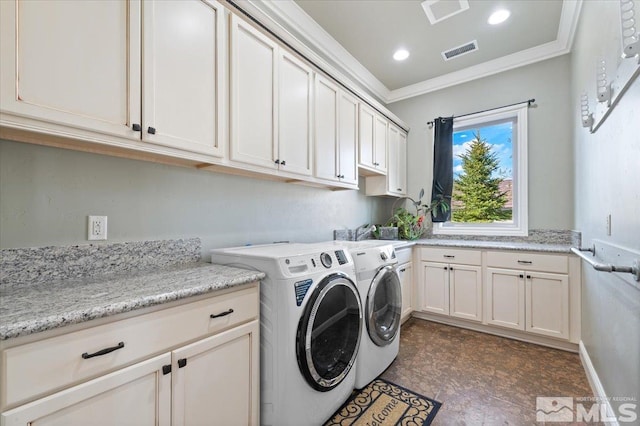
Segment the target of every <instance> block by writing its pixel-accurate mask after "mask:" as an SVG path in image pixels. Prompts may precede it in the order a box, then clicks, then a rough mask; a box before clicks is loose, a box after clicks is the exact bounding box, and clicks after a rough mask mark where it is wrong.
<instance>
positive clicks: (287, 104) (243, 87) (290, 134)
mask: <svg viewBox="0 0 640 426" xmlns="http://www.w3.org/2000/svg"><path fill="white" fill-rule="evenodd" d="M311 88H312V72H311V68H309V67H308V66H307V65H306V64H304V63H303V62H302V61H300V60H299V59H297V58H295V57H294V56H293V55H290V54H289V53H287V52H284V51H282V50H281V49H280V48H279V47H278V45H277V44H276V43H275V42H274V41H273V40H271V39H270V38H268V37H267V36H265V35H264V34H262V33H261V32H259V31H258V30H256V29H255V28H253V27H252V26H251V25H249V24H247V23H246V22H244V21H242V20H241V19H239V18H237V17H236V16H234V15H232V16H231V160H234V161H238V162H241V163H245V164H250V165H254V166H259V167H261V168H267V169H272V170H276V169H277V170H280V171H281V172H288V173H295V174H301V175H311V173H312V167H311V166H312V162H311V161H312V159H311V146H312V145H311V102H312V96H311Z"/></svg>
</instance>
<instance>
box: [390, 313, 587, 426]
mask: <svg viewBox="0 0 640 426" xmlns="http://www.w3.org/2000/svg"><path fill="white" fill-rule="evenodd" d="M382 378H384V379H387V380H389V381H391V382H394V383H396V384H399V385H401V386H404V387H406V388H408V389H411V390H413V391H415V392H417V393H421V394H423V395H425V396H427V397H429V398H433V399H435V400H437V401H440V402H442V403H443V405H442V408H441V409H440V411H439V412H438V415H437V416H436V419H435V421H434V423H433V424H434V425H529V424H536V422H535V419H536V414H535V413H536V396H551V397H557V396H572V397H587V396H592V392H591V389H590V387H589V383H588V382H587V378H586V375H585V373H584V370H583V367H582V364H581V363H580V357H579V356H578V354H575V353H570V352H565V351H561V350H556V349H550V348H547V347H544V346H538V345H534V344H531V343H524V342H520V341H517V340H511V339H506V338H502V337H497V336H493V335H490V334H484V333H478V332H475V331H471V330H465V329H461V328H456V327H450V326H447V325H443V324H438V323H434V322H429V321H423V320H420V319H416V318H412V319H410V320H409V321H407V322H406V323H405V324H404V325H403V326H402V330H401V334H400V353H399V354H398V357H397V358H396V360H395V361H394V363H393V364H392V365H391V366H390V367H389V368H388V369H387V371H385V372H384V373H383V374H382ZM554 424H558V423H554Z"/></svg>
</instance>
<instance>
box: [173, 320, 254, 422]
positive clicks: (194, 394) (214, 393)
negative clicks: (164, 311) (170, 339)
mask: <svg viewBox="0 0 640 426" xmlns="http://www.w3.org/2000/svg"><path fill="white" fill-rule="evenodd" d="M258 327H259V323H258V321H257V320H256V321H252V322H250V323H247V324H245V325H242V326H239V327H236V328H232V329H230V330H228V331H225V332H223V333H220V334H217V335H215V336H212V337H209V338H206V339H203V340H200V341H198V342H195V343H193V344H191V345H188V346H185V347H183V348H181V349H178V350H175V351H174V352H173V354H172V358H173V363H172V365H173V373H172V374H173V378H172V388H173V395H172V397H173V405H172V407H173V411H172V417H173V423H172V425H174V426H181V425H205V424H217V425H258V424H259V423H260V418H259V411H258V407H259V396H260V394H259V392H260V372H259V365H260V364H259V362H260V361H259V351H260V346H259V345H260V340H259V337H258ZM181 365H182V367H180V366H181Z"/></svg>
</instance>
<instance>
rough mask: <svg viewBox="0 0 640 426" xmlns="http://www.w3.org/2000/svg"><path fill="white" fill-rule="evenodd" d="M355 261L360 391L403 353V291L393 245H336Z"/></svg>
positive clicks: (368, 243) (361, 242)
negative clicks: (360, 311) (360, 320)
mask: <svg viewBox="0 0 640 426" xmlns="http://www.w3.org/2000/svg"><path fill="white" fill-rule="evenodd" d="M334 244H335V245H336V246H344V247H346V248H347V249H348V251H349V253H351V256H352V257H353V261H354V263H355V268H356V278H357V282H358V290H359V291H360V297H361V298H362V306H363V307H364V323H365V327H363V329H362V339H361V341H360V351H359V353H358V362H357V367H356V383H355V387H356V388H357V389H362V388H363V387H365V386H366V385H368V384H369V383H370V382H371V381H372V380H373V379H375V378H376V377H378V376H379V375H380V374H382V372H383V371H384V370H386V369H387V368H388V367H389V366H390V365H391V363H392V362H393V360H394V359H395V358H396V357H397V356H398V351H399V349H400V315H401V313H402V287H401V283H400V278H399V276H398V272H397V271H396V268H395V267H396V265H397V264H398V259H397V258H396V254H395V250H394V247H393V245H392V244H391V243H390V242H388V241H381V240H364V241H335V242H334Z"/></svg>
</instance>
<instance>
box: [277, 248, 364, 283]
mask: <svg viewBox="0 0 640 426" xmlns="http://www.w3.org/2000/svg"><path fill="white" fill-rule="evenodd" d="M278 263H279V264H280V268H281V270H282V273H283V275H284V276H285V277H299V276H303V275H308V274H312V273H314V272H320V271H330V270H332V269H336V268H339V267H342V266H345V265H349V264H352V263H353V261H352V259H351V257H350V255H349V253H348V252H346V251H345V250H343V249H337V250H336V249H331V250H326V251H322V252H314V253H309V254H300V255H296V256H288V257H285V258H282V259H279V260H278Z"/></svg>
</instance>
